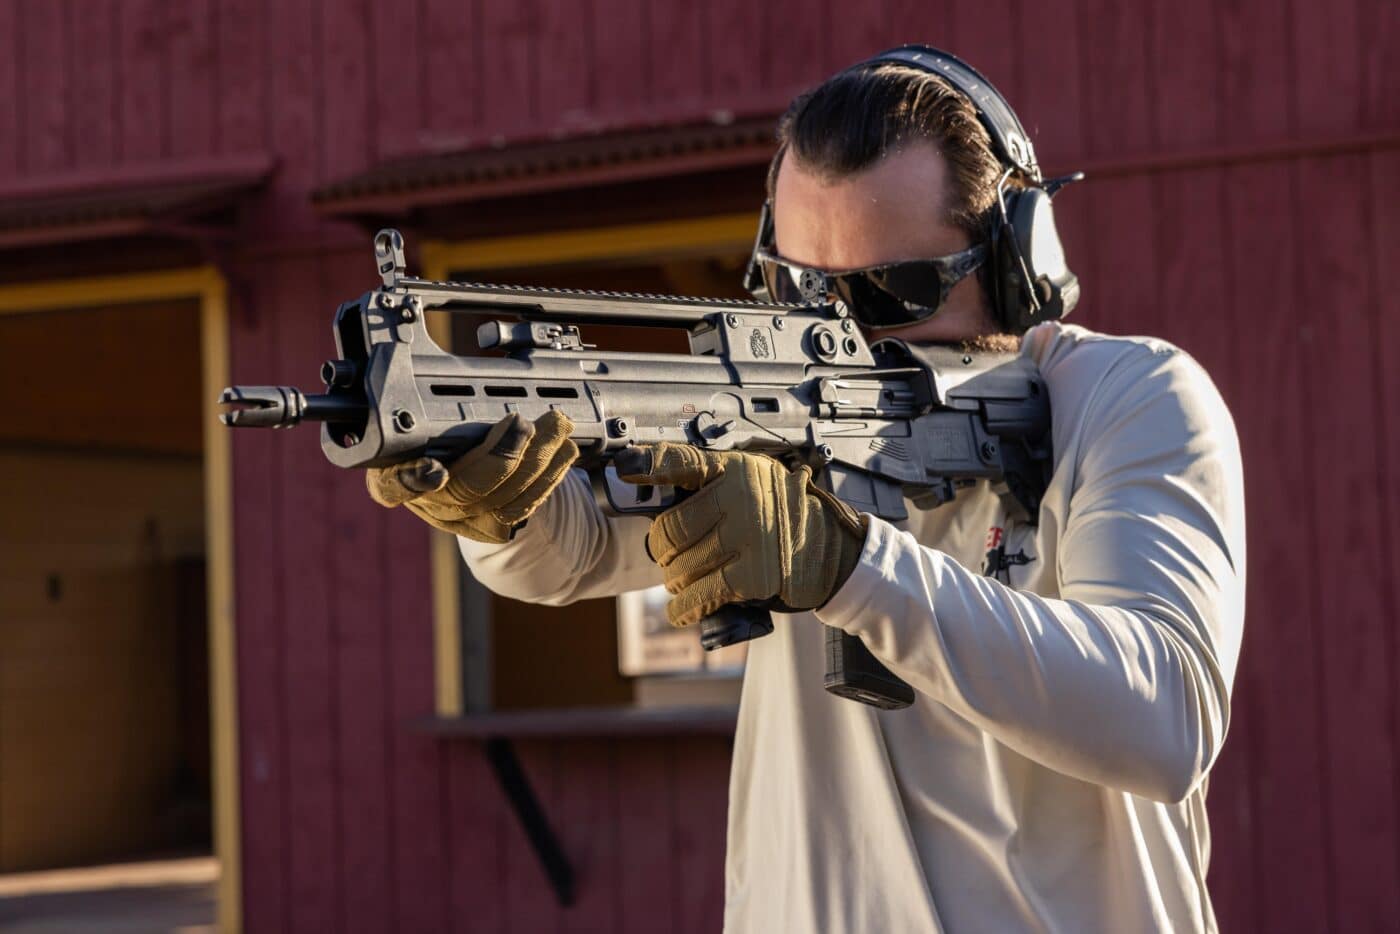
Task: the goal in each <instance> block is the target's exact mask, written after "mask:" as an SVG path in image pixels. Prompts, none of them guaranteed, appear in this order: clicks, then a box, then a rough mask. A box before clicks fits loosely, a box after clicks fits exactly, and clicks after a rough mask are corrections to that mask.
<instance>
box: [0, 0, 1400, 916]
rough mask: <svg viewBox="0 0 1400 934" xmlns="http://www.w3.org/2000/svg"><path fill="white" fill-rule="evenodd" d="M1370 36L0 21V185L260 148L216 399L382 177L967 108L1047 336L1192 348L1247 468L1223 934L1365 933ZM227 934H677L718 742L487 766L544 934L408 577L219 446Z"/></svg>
mask: <svg viewBox="0 0 1400 934" xmlns="http://www.w3.org/2000/svg"><path fill="white" fill-rule="evenodd" d="M1398 15H1400V14H1397V5H1396V4H1394V3H1393V2H1390V0H1333V2H1331V3H1328V4H1325V5H1324V4H1315V3H1314V4H1309V3H1292V4H1278V3H1274V2H1269V0H1214V2H1212V0H1173V2H1166V0H1158V2H1152V0H1139V2H1121V0H1078V2H1071V0H1041V2H1038V3H1034V4H1032V3H1028V2H1027V3H1020V2H1011V0H979V2H975V3H974V2H971V0H954V2H934V3H928V2H918V3H914V2H907V0H864V2H862V3H860V4H835V3H821V2H816V0H812V2H807V3H802V2H797V0H773V2H768V3H754V2H751V0H715V2H710V3H704V4H699V3H688V2H682V0H670V2H665V3H656V2H647V0H579V2H562V0H561V2H554V3H548V2H542V0H454V2H448V0H419V2H416V3H395V4H390V3H370V2H368V0H343V2H333V0H325V2H319V3H318V2H312V0H276V2H266V0H0V184H3V183H5V182H7V181H12V180H14V179H16V178H18V177H23V176H41V175H46V174H55V175H61V174H70V173H76V172H85V173H100V172H102V171H104V170H107V169H109V168H112V167H115V166H118V165H130V164H136V163H149V162H165V163H172V164H174V163H184V162H187V161H189V160H199V159H204V158H207V157H210V156H215V155H221V154H230V153H242V152H274V153H276V154H277V156H278V157H279V159H280V170H279V172H278V175H277V176H276V179H275V181H274V184H273V186H272V188H271V190H270V191H269V192H268V193H267V194H266V195H265V196H264V197H263V199H262V202H261V204H260V207H259V211H258V215H257V218H256V226H254V227H252V228H250V229H249V230H247V231H246V234H247V237H246V238H245V241H244V243H243V246H242V248H241V249H240V250H239V251H237V253H236V256H237V259H238V263H239V264H240V265H241V268H242V269H243V270H244V271H245V272H246V273H247V274H248V275H249V276H250V284H248V285H246V286H240V287H239V290H238V291H237V292H236V302H235V307H234V309H233V321H234V324H233V334H232V352H233V361H232V363H233V373H234V374H235V377H236V378H237V379H238V380H239V381H240V382H247V383H258V382H270V381H280V380H285V379H289V378H294V377H296V376H297V374H302V375H303V376H307V375H309V374H313V373H315V372H316V366H317V364H318V363H319V361H320V360H321V359H322V358H323V357H324V356H325V355H326V347H327V333H326V332H327V321H328V316H329V313H330V311H331V309H332V307H333V306H334V304H335V303H336V302H337V301H339V300H340V299H341V298H343V297H344V296H346V295H348V294H351V293H353V292H355V291H357V290H359V289H362V288H364V287H365V285H366V283H367V282H368V281H369V276H368V275H367V263H366V249H365V237H364V236H363V234H362V233H361V232H358V231H353V230H351V229H348V228H345V227H337V226H333V225H329V224H326V223H323V222H321V221H318V220H317V219H316V218H315V216H314V215H313V214H312V212H311V210H310V208H309V205H308V200H307V195H308V192H309V191H310V190H311V189H312V188H314V187H316V186H317V185H320V184H322V183H324V182H327V181H329V180H332V179H336V178H339V177H342V176H344V175H346V174H347V173H351V172H355V171H358V170H360V169H363V168H366V167H367V166H369V165H370V164H372V163H373V162H374V161H375V160H377V159H379V158H381V157H384V156H388V155H394V154H402V153H407V152H413V151H419V150H423V149H428V148H435V147H450V146H454V145H460V144H461V143H462V142H463V141H482V140H487V139H490V138H497V137H499V138H503V139H505V140H507V141H508V140H510V139H515V138H525V137H538V136H544V135H548V134H551V133H554V132H559V131H562V132H571V131H582V130H587V129H593V128H598V127H610V126H622V125H633V124H638V123H643V122H653V121H665V120H681V119H689V118H695V117H699V116H704V115H706V114H709V113H711V112H713V111H717V110H727V111H732V112H736V113H742V112H762V111H768V110H772V109H774V108H777V107H779V106H780V105H781V104H782V103H783V102H785V101H786V100H787V98H788V97H789V96H790V95H791V93H792V92H793V91H795V90H797V89H799V88H801V87H802V86H804V85H807V84H809V83H811V82H814V81H815V80H817V79H819V78H821V77H822V76H824V75H825V74H826V73H828V72H830V71H832V70H833V69H835V68H836V67H838V66H840V65H843V64H846V63H848V62H850V61H852V60H854V59H856V58H857V57H859V56H863V55H865V54H867V53H869V52H872V51H875V50H878V49H879V48H882V47H885V46H888V45H892V44H896V43H898V42H903V41H909V40H926V41H931V42H934V43H935V44H938V45H942V46H944V47H947V48H950V49H953V50H955V51H957V52H958V53H959V54H961V55H963V56H964V57H966V58H968V59H969V60H970V61H972V62H973V63H974V64H976V65H977V66H978V67H979V68H980V69H982V70H983V71H985V72H986V73H987V74H988V75H990V76H992V77H993V79H994V80H995V81H996V83H997V84H998V86H999V87H1001V89H1002V90H1003V91H1004V92H1005V93H1006V94H1007V96H1008V97H1009V98H1010V99H1011V100H1012V101H1013V103H1015V104H1016V106H1017V108H1018V110H1019V111H1020V112H1021V114H1022V116H1023V118H1024V119H1025V120H1026V122H1027V124H1028V126H1029V128H1030V129H1031V131H1032V135H1033V136H1034V137H1035V139H1036V141H1037V143H1038V145H1039V148H1040V151H1041V154H1042V160H1043V161H1044V162H1045V163H1047V164H1048V166H1049V167H1050V168H1051V169H1052V170H1054V169H1070V168H1074V167H1079V166H1080V165H1085V166H1086V167H1090V168H1094V169H1097V172H1096V178H1095V180H1093V181H1092V182H1091V183H1089V184H1087V185H1085V186H1083V187H1082V188H1080V189H1075V190H1071V191H1070V192H1069V193H1068V194H1066V196H1065V198H1064V199H1063V207H1062V212H1061V213H1062V218H1063V220H1062V223H1063V226H1064V227H1065V228H1066V235H1067V239H1068V240H1069V244H1070V256H1071V258H1072V261H1073V262H1074V264H1075V266H1076V268H1077V269H1078V271H1079V272H1080V274H1081V277H1082V279H1083V281H1084V284H1085V296H1086V298H1085V301H1084V304H1083V306H1082V308H1081V309H1080V310H1079V311H1078V312H1076V319H1077V320H1078V321H1080V322H1081V323H1085V324H1088V325H1091V326H1094V327H1099V328H1102V329H1105V330H1110V331H1117V332H1147V333H1153V334H1159V335H1161V336H1164V337H1166V338H1168V339H1171V340H1174V341H1176V342H1179V343H1180V344H1182V345H1183V346H1185V347H1186V348H1187V349H1189V350H1190V351H1191V352H1193V353H1194V354H1196V355H1197V356H1198V357H1199V358H1200V359H1201V360H1202V362H1203V363H1204V364H1205V365H1206V366H1207V367H1208V369H1209V370H1210V372H1211V373H1212V374H1213V375H1214V376H1215V378H1216V380H1217V381H1218V382H1219V384H1220V385H1221V387H1222V389H1223V391H1224V393H1225V395H1226V397H1227V399H1228V400H1229V402H1230V403H1231V406H1232V408H1233V410H1234V412H1235V415H1236V418H1237V421H1238V423H1239V427H1240V432H1241V435H1242V437H1243V440H1244V446H1245V456H1246V471H1247V485H1248V496H1249V503H1248V507H1249V513H1250V548H1251V554H1250V578H1251V585H1250V594H1249V600H1250V605H1249V623H1248V631H1247V636H1246V645H1245V651H1244V655H1243V660H1242V665H1241V669H1240V672H1239V676H1238V679H1237V687H1236V693H1235V704H1234V722H1233V724H1232V730H1231V736H1230V739H1229V742H1228V743H1227V746H1226V751H1225V753H1224V756H1223V758H1222V760H1221V762H1220V764H1219V766H1218V767H1217V768H1216V770H1215V771H1214V773H1213V775H1212V780H1211V795H1210V802H1211V811H1212V817H1213V830H1214V843H1215V852H1214V857H1213V863H1212V888H1213V895H1214V899H1215V903H1216V907H1217V911H1218V913H1219V915H1220V917H1221V921H1222V927H1223V928H1224V929H1225V930H1229V931H1246V930H1268V931H1309V932H1313V931H1327V930H1333V931H1342V930H1345V931H1356V930H1372V929H1375V930H1381V929H1389V930H1393V929H1395V927H1396V926H1397V925H1400V814H1398V813H1397V802H1400V763H1397V757H1400V735H1397V720H1400V696H1397V695H1400V648H1398V647H1397V639H1396V635H1395V626H1396V623H1395V620H1396V618H1397V611H1400V555H1397V549H1400V542H1397V541H1396V531H1395V530H1396V529H1397V528H1400V492H1397V485H1396V484H1395V483H1394V482H1393V480H1392V479H1391V477H1392V475H1391V474H1390V473H1389V470H1390V469H1391V468H1392V467H1400V412H1397V408H1400V402H1397V401H1396V400H1397V399H1400V367H1397V366H1395V365H1394V364H1393V363H1392V362H1391V361H1390V360H1389V356H1390V355H1393V354H1394V352H1395V351H1396V350H1400V308H1397V302H1400V299H1398V298H1397V294H1400V293H1397V290H1396V289H1395V287H1394V286H1393V285H1392V284H1391V283H1390V281H1389V279H1388V271H1390V270H1392V269H1393V267H1394V266H1395V265H1396V260H1397V259H1400V220H1397V218H1396V213H1395V209H1394V205H1395V204H1396V203H1397V198H1398V197H1400V69H1398V68H1397V67H1396V62H1397V61H1400V34H1398V33H1400V25H1397V16H1398ZM234 475H235V496H236V505H237V523H236V529H235V535H236V560H237V575H238V577H237V579H238V586H237V614H238V615H237V624H238V653H239V655H238V666H239V688H238V690H239V698H240V737H239V742H240V748H241V753H242V761H241V769H242V773H241V779H242V793H243V798H242V809H243V810H242V816H243V827H244V836H243V854H244V867H243V871H244V888H245V893H246V895H245V901H246V905H245V917H246V922H247V927H248V929H249V930H251V931H280V930H299V931H323V930H367V931H378V930H389V929H393V928H397V929H399V930H405V931H428V930H472V931H477V930H481V931H494V930H501V931H505V930H514V931H538V930H546V929H558V930H569V929H578V930H613V929H626V930H657V929H676V930H714V929H716V928H717V926H718V919H719V917H720V912H721V904H720V895H721V892H720V888H721V882H720V866H721V860H722V850H723V839H722V836H723V834H722V821H723V810H724V793H725V792H724V786H725V775H726V770H727V756H728V752H727V745H726V744H725V743H723V742H719V741H713V740H704V741H697V740H679V739H677V740H669V741H634V740H628V741H616V742H583V741H573V742H557V743H535V744H530V745H527V746H525V747H524V748H523V757H524V759H525V764H526V768H527V769H529V770H530V771H531V773H532V774H533V775H534V776H535V778H536V780H537V782H538V784H539V786H540V791H541V794H542V797H543V798H544V800H545V804H546V807H547V808H548V810H549V812H550V813H551V815H553V816H554V817H555V819H556V822H557V824H558V826H559V827H560V829H561V831H562V834H563V836H564V840H565V845H566V847H567V849H568V851H569V853H570V856H571V857H572V859H573V860H574V861H575V863H576V865H577V866H578V869H579V873H580V877H581V878H580V903H579V904H578V905H577V906H576V907H575V908H573V909H572V910H569V911H567V912H560V911H558V910H557V909H556V908H555V907H554V904H553V901H552V899H551V898H550V897H549V894H548V891H547V889H546V888H545V886H544V884H543V881H542V876H541V874H540V872H539V870H538V869H537V867H536V865H535V864H534V862H533V860H532V858H531V855H530V853H529V851H528V850H527V848H526V845H525V842H524V839H523V837H522V836H521V834H520V833H518V832H517V830H516V828H515V826H514V825H513V823H512V822H511V820H510V818H509V815H508V814H507V812H506V811H505V808H504V804H503V802H502V799H501V797H500V795H499V794H498V793H497V791H496V790H495V788H494V786H493V785H492V783H491V782H490V781H489V776H488V775H487V774H486V772H485V770H484V767H483V764H482V760H481V757H480V755H479V751H478V750H477V749H476V748H475V747H474V746H472V745H470V744H468V743H464V742H441V741H435V740H432V739H428V738H424V737H423V736H421V735H418V734H415V733H414V732H412V731H411V730H410V729H409V728H408V726H407V724H408V722H409V721H410V720H412V719H414V718H416V717H420V716H422V715H424V714H426V713H428V712H429V710H430V708H431V703H432V698H431V694H432V690H431V681H432V679H431V673H432V666H431V658H430V644H429V627H428V616H429V597H428V583H429V582H428V572H427V562H426V557H427V548H426V540H425V538H424V535H423V533H422V530H421V529H420V528H419V527H418V526H417V525H416V524H415V523H414V522H413V521H412V520H411V519H410V518H407V517H404V516H398V515H390V514H388V513H386V512H383V511H380V510H377V509H375V508H373V507H372V506H370V505H369V504H368V502H367V500H366V498H365V496H364V494H363V491H362V489H361V488H360V480H359V477H358V476H356V475H353V474H349V473H338V472H336V471H334V470H333V469H331V468H330V467H329V466H328V465H327V464H326V463H325V462H324V461H323V460H322V458H321V455H320V453H319V450H318V449H317V447H316V445H315V444H314V443H313V439H311V438H310V437H301V436H287V437H281V436H278V437H270V436H265V435H262V434H257V433H253V434H247V435H240V436H239V437H238V439H237V443H236V445H235V463H234Z"/></svg>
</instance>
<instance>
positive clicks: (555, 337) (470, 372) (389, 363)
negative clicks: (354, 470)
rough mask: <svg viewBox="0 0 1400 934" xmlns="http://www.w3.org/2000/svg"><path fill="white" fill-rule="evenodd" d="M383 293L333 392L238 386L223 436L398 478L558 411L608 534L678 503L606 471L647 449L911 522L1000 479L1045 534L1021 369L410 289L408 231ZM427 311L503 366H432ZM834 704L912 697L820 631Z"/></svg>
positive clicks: (830, 330) (836, 316)
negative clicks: (289, 434) (457, 323)
mask: <svg viewBox="0 0 1400 934" xmlns="http://www.w3.org/2000/svg"><path fill="white" fill-rule="evenodd" d="M374 251H375V262H376V265H377V267H378V271H379V274H380V277H381V279H382V284H381V285H380V286H379V287H378V288H375V289H372V290H371V291H369V292H366V293H365V294H363V295H361V296H360V297H359V298H356V299H354V300H352V301H348V302H346V303H344V304H342V305H341V306H340V307H339V308H337V309H336V312H335V321H334V325H333V330H334V335H335V345H336V356H335V358H334V359H332V360H328V361H327V362H326V363H325V364H324V366H323V367H322V368H321V379H322V381H323V382H324V383H325V386H326V391H325V392H324V393H304V392H302V391H301V390H300V389H297V388H294V387H291V386H234V387H231V388H229V389H226V390H224V392H223V394H222V396H221V397H220V400H219V401H220V402H221V403H223V404H225V405H226V406H227V407H228V408H227V409H226V411H225V412H224V413H223V414H222V415H221V416H220V417H221V419H222V421H223V422H224V424H226V425H230V426H233V427H238V428H288V427H291V426H293V425H296V424H298V423H300V422H302V421H315V422H320V424H321V449H322V451H324V452H325V455H326V457H327V458H328V459H329V460H330V461H331V463H333V464H335V465H337V466H339V467H386V466H389V465H391V464H396V463H399V462H402V461H407V460H412V459H414V458H417V457H421V456H424V455H427V456H431V457H436V458H438V459H439V460H442V461H443V462H445V463H449V462H451V461H452V460H453V459H454V458H456V457H457V456H459V455H460V454H462V453H463V452H465V451H466V450H468V449H470V448H471V447H472V446H473V445H475V444H476V443H477V442H479V441H481V440H482V438H483V437H485V435H486V433H487V431H488V430H489V429H490V428H491V426H492V425H494V424H496V422H498V421H499V420H500V419H501V418H503V417H505V416H506V415H508V414H509V413H511V412H519V413H520V414H521V415H523V416H525V417H526V418H530V419H534V418H536V417H538V416H539V415H542V414H543V413H544V412H546V411H548V410H549V409H559V410H561V411H562V412H563V413H564V414H566V415H567V416H568V417H569V418H570V419H571V420H572V421H573V423H574V432H573V438H574V440H575V441H576V442H577V443H578V446H579V451H580V457H579V461H578V466H579V467H582V468H584V469H586V470H587V471H588V472H589V474H590V476H591V477H592V479H593V488H594V491H595V494H596V496H597V498H598V501H599V504H600V505H601V506H602V507H603V508H604V509H605V510H606V511H607V512H608V513H610V514H614V515H629V514H639V515H654V514H656V513H659V512H661V511H662V510H664V509H666V508H667V507H669V506H670V505H672V504H674V503H675V502H676V501H677V497H678V496H680V495H684V494H683V493H681V492H680V491H675V490H670V489H667V488H658V487H647V486H633V485H631V484H627V483H622V482H620V481H618V479H617V472H616V468H615V467H614V466H613V461H614V459H615V458H616V457H617V456H618V454H619V453H620V452H623V451H626V450H628V449H629V448H630V447H632V446H634V445H638V444H649V443H654V442H660V441H672V442H683V443H686V444H693V445H696V446H697V447H701V448H706V449H709V450H717V451H722V450H739V451H753V452H758V453H763V454H769V455H772V456H774V457H777V458H779V459H781V460H783V461H785V462H787V463H789V464H790V465H793V466H795V465H796V464H798V463H806V464H810V465H811V466H812V467H813V470H814V476H815V478H816V480H817V482H819V483H821V484H823V485H824V486H825V487H826V488H827V489H829V490H830V491H831V492H832V493H834V494H835V495H836V496H838V497H839V498H841V499H842V500H844V501H845V502H847V503H849V504H850V505H851V506H853V507H854V508H855V509H857V510H859V511H861V512H866V513H870V514H871V515H875V516H879V517H881V518H883V519H886V520H889V521H899V520H901V519H905V518H907V511H906V505H905V500H906V497H907V498H908V499H909V500H910V501H912V502H913V503H914V504H915V506H916V507H918V508H922V509H927V508H932V507H935V506H938V505H940V504H942V503H945V502H947V501H949V500H951V499H952V498H953V497H954V495H955V494H956V491H957V489H958V488H959V487H961V486H965V485H969V484H972V483H975V482H977V481H978V480H981V479H986V480H989V481H991V482H992V483H993V484H994V485H995V488H996V489H997V491H998V492H999V493H1000V494H1001V495H1002V497H1003V498H1004V499H1005V501H1006V503H1007V506H1008V508H1009V509H1010V510H1011V512H1012V514H1013V515H1020V516H1021V517H1022V518H1024V519H1027V520H1029V521H1032V522H1033V521H1034V520H1035V517H1036V515H1037V513H1038V511H1039V508H1040V498H1041V495H1042V493H1043V492H1044V489H1045V484H1046V480H1047V477H1048V473H1049V465H1050V451H1049V438H1050V431H1049V428H1050V409H1049V396H1048V393H1047V392H1046V389H1045V386H1044V384H1043V383H1042V381H1041V379H1040V376H1039V374H1038V372H1037V370H1036V368H1035V366H1034V364H1032V363H1031V362H1030V361H1028V360H1026V359H1024V358H1022V357H1019V356H1017V355H1015V354H988V353H964V352H963V351H961V350H958V349H955V348H949V347H936V346H935V347H918V346H914V345H912V344H906V343H905V342H903V341H899V340H895V339H889V338H887V339H884V340H880V341H877V342H875V343H873V344H871V343H868V342H867V341H866V338H865V336H864V335H863V334H862V333H861V331H860V329H859V328H857V327H856V325H855V321H854V320H853V319H852V317H851V316H850V314H849V310H848V309H847V308H846V307H845V306H844V305H843V304H842V303H840V302H831V303H813V304H809V305H773V304H760V303H755V302H743V301H731V300H725V299H709V298H689V297H679V296H667V295H639V294H631V293H620V292H585V291H569V290H563V289H546V288H529V287H520V286H498V285H481V284H476V283H469V282H434V281H430V280H426V279H419V278H415V277H412V276H408V275H406V274H405V269H406V265H405V262H404V249H403V238H402V236H401V235H400V234H399V232H398V231H396V230H383V231H380V232H379V233H378V234H377V235H376V236H375V239H374ZM430 310H442V311H449V312H469V313H476V314H482V313H485V314H488V315H495V316H499V317H498V318H495V319H493V320H489V321H487V322H485V323H484V324H482V325H481V326H480V327H479V328H478V330H477V342H478V344H479V346H480V347H481V349H482V350H484V351H495V352H497V353H498V354H499V355H496V356H460V355H455V354H452V353H449V352H448V351H446V350H443V349H442V348H441V347H439V346H438V345H437V344H436V343H434V341H433V340H432V338H431V337H429V334H428V330H427V327H426V324H425V320H424V317H425V313H426V312H428V311H430ZM593 323H597V324H622V325H638V326H643V327H654V328H682V329H684V330H685V331H686V332H687V334H688V336H689V343H690V353H689V354H668V353H631V352H603V351H599V350H597V349H595V348H594V347H592V346H590V345H588V344H585V343H584V342H583V334H582V333H581V332H580V330H579V325H580V324H593ZM772 628H773V624H772V621H771V618H770V616H769V609H768V608H767V607H766V606H753V605H734V606H728V607H725V608H723V609H722V610H721V611H720V612H718V613H716V614H715V615H713V616H711V617H709V618H707V619H705V620H703V621H702V622H701V624H700V633H701V641H702V643H703V644H704V646H705V648H707V649H713V648H718V647H719V646H723V645H730V644H732V643H735V642H742V641H744V640H746V639H751V638H755V637H757V636H761V635H765V634H767V633H769V632H771V631H772ZM826 638H827V641H826V646H827V652H826V654H827V672H826V678H825V686H826V689H827V690H828V691H831V692H832V693H834V694H838V695H840V696H843V697H848V698H851V699H854V700H858V701H862V702H864V703H868V704H872V705H874V706H877V707H882V708H899V707H906V706H908V705H909V704H910V703H912V702H913V699H914V692H913V690H912V689H911V688H910V687H909V685H908V684H906V683H905V682H904V681H902V680H900V679H899V678H898V677H896V676H895V675H894V674H892V673H891V672H890V671H889V670H888V669H886V668H885V667H884V666H883V665H882V664H881V663H880V662H879V661H878V660H876V659H875V658H874V656H873V655H871V654H870V652H869V651H868V650H867V649H866V648H865V646H864V644H863V643H862V642H861V641H860V640H859V639H858V638H856V637H854V636H850V635H847V634H846V633H844V632H842V631H840V630H837V629H834V628H830V629H828V630H827V637H826Z"/></svg>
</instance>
